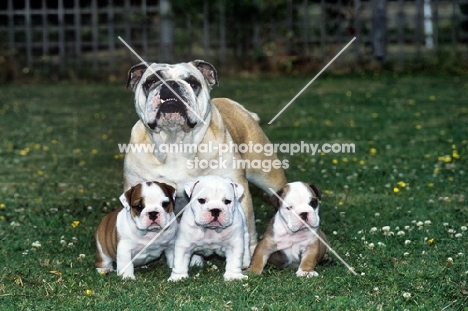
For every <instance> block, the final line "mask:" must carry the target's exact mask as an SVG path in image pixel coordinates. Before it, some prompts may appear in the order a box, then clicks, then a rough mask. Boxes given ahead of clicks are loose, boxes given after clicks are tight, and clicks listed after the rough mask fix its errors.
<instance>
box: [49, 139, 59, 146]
mask: <svg viewBox="0 0 468 311" xmlns="http://www.w3.org/2000/svg"><path fill="white" fill-rule="evenodd" d="M50 142H51V143H52V144H53V145H56V144H58V140H56V139H52V140H51V141H50Z"/></svg>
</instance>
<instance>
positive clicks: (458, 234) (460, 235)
mask: <svg viewBox="0 0 468 311" xmlns="http://www.w3.org/2000/svg"><path fill="white" fill-rule="evenodd" d="M462 236H463V234H461V233H457V234H455V237H456V238H461V237H462Z"/></svg>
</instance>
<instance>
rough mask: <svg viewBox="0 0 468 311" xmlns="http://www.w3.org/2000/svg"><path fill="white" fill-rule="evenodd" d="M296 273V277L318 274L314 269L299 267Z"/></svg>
mask: <svg viewBox="0 0 468 311" xmlns="http://www.w3.org/2000/svg"><path fill="white" fill-rule="evenodd" d="M296 275H297V276H298V277H304V278H311V277H314V276H318V275H319V274H318V273H317V272H316V271H303V270H301V269H299V270H297V272H296Z"/></svg>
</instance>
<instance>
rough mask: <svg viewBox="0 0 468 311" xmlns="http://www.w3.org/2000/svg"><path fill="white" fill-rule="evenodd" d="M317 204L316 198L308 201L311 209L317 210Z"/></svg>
mask: <svg viewBox="0 0 468 311" xmlns="http://www.w3.org/2000/svg"><path fill="white" fill-rule="evenodd" d="M318 204H319V202H318V200H317V199H316V198H312V200H310V203H309V205H310V206H312V208H317V206H318Z"/></svg>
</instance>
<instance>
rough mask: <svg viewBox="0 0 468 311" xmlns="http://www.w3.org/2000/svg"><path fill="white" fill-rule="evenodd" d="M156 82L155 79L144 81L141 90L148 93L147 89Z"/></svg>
mask: <svg viewBox="0 0 468 311" xmlns="http://www.w3.org/2000/svg"><path fill="white" fill-rule="evenodd" d="M156 82H158V80H157V79H156V78H149V79H148V80H146V82H145V83H144V84H143V90H144V91H145V92H146V93H148V91H149V89H150V88H151V87H152V86H153V85H154V84H156Z"/></svg>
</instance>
